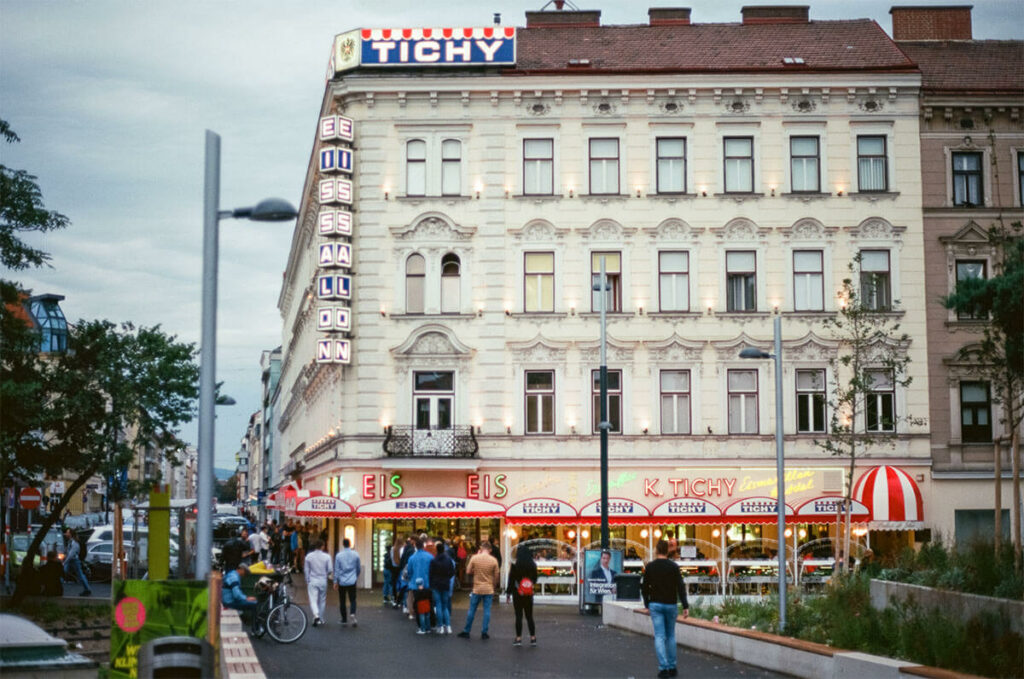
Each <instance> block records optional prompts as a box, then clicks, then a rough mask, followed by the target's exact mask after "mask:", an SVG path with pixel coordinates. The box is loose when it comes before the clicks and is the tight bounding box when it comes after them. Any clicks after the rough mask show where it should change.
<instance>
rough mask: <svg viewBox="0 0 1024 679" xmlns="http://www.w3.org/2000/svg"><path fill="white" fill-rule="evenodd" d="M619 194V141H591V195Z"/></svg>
mask: <svg viewBox="0 0 1024 679" xmlns="http://www.w3.org/2000/svg"><path fill="white" fill-rule="evenodd" d="M618 192H619V140H618V139H591V140H590V193H593V194H617V193H618Z"/></svg>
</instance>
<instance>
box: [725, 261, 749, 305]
mask: <svg viewBox="0 0 1024 679" xmlns="http://www.w3.org/2000/svg"><path fill="white" fill-rule="evenodd" d="M725 288H726V310H727V311H757V255H756V253H754V252H752V251H742V252H726V253H725Z"/></svg>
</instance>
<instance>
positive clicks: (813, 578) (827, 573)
mask: <svg viewBox="0 0 1024 679" xmlns="http://www.w3.org/2000/svg"><path fill="white" fill-rule="evenodd" d="M835 566H836V562H835V560H833V559H804V560H803V561H801V562H800V584H802V585H807V586H815V585H825V584H827V583H828V582H830V581H831V580H832V573H833V571H834V570H835Z"/></svg>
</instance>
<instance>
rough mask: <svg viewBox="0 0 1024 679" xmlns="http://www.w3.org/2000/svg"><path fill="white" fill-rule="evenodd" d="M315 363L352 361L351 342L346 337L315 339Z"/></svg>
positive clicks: (347, 362) (346, 362)
mask: <svg viewBox="0 0 1024 679" xmlns="http://www.w3.org/2000/svg"><path fill="white" fill-rule="evenodd" d="M316 362H317V363H343V364H346V365H347V364H349V363H351V362H352V343H351V342H349V341H348V340H347V339H319V340H317V341H316Z"/></svg>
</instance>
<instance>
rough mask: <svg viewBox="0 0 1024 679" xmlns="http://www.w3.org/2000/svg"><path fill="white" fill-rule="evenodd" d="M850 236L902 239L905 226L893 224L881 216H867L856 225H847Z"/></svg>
mask: <svg viewBox="0 0 1024 679" xmlns="http://www.w3.org/2000/svg"><path fill="white" fill-rule="evenodd" d="M847 229H848V230H849V232H850V237H851V238H854V239H856V240H888V241H896V242H899V241H902V240H903V232H904V231H906V230H907V227H905V226H893V225H892V224H891V223H890V222H889V221H888V220H886V219H883V218H881V217H868V218H867V219H865V220H864V221H862V222H861V223H860V224H858V225H857V226H853V227H847Z"/></svg>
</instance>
